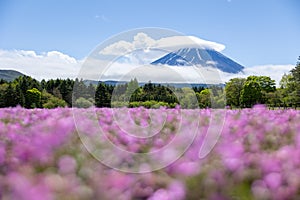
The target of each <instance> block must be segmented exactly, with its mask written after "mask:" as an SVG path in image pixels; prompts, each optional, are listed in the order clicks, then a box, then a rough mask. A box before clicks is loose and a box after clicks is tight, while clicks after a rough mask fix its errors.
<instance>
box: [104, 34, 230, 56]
mask: <svg viewBox="0 0 300 200" xmlns="http://www.w3.org/2000/svg"><path fill="white" fill-rule="evenodd" d="M192 47H195V48H209V49H214V50H216V51H222V50H224V49H225V46H224V45H223V44H219V43H216V42H212V41H208V40H203V39H200V38H198V37H195V36H171V37H163V38H161V39H158V40H154V39H153V38H151V37H150V36H148V35H147V34H145V33H137V34H136V35H135V36H134V37H133V40H132V41H131V42H128V41H124V40H121V41H118V42H115V43H113V44H110V45H108V46H107V47H105V48H104V49H103V50H101V51H100V52H99V53H100V54H102V55H124V54H127V53H129V52H131V51H134V50H137V49H149V48H156V49H163V50H167V51H174V50H177V49H180V48H192Z"/></svg>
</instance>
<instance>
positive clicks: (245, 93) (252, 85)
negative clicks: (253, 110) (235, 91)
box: [240, 80, 262, 108]
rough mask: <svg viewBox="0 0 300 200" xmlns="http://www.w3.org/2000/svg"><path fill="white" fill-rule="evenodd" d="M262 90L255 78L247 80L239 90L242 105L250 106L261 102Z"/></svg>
mask: <svg viewBox="0 0 300 200" xmlns="http://www.w3.org/2000/svg"><path fill="white" fill-rule="evenodd" d="M261 101H262V91H261V88H260V85H259V83H258V82H257V81H255V80H247V81H246V82H245V84H244V87H243V90H242V92H241V100H240V102H241V105H242V107H247V108H250V107H252V106H253V105H255V104H258V103H261Z"/></svg>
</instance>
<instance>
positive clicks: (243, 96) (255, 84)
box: [0, 57, 300, 108]
mask: <svg viewBox="0 0 300 200" xmlns="http://www.w3.org/2000/svg"><path fill="white" fill-rule="evenodd" d="M255 104H265V105H267V106H268V107H269V108H280V107H281V108H288V107H294V108H296V107H299V105H300V57H299V59H298V62H297V64H296V66H295V67H294V68H293V69H292V70H291V71H290V72H289V73H288V74H284V75H283V77H282V79H281V81H280V84H279V87H277V88H276V84H275V80H272V79H271V78H270V77H268V76H248V77H247V78H233V79H230V80H229V81H228V82H227V83H226V84H225V86H224V87H222V86H213V85H212V86H208V87H202V86H199V87H192V88H188V87H184V88H176V87H174V86H168V85H167V86H166V85H161V84H155V83H151V82H148V83H146V84H144V85H140V84H139V83H138V81H137V79H132V80H131V81H130V82H128V83H123V84H116V85H108V84H105V83H104V82H98V84H97V85H95V84H92V83H89V84H87V83H86V82H85V81H84V80H79V79H75V80H72V79H55V80H53V79H50V80H47V81H46V80H42V81H38V80H36V79H34V78H32V77H29V76H20V77H18V78H17V79H15V80H13V81H10V82H8V81H5V80H0V107H15V106H18V105H19V106H21V107H25V108H56V107H80V108H87V107H91V106H96V107H123V106H126V107H139V106H143V107H146V108H159V107H161V106H164V107H168V108H174V107H176V105H180V107H181V108H224V107H225V106H227V107H228V108H250V107H252V106H253V105H255Z"/></svg>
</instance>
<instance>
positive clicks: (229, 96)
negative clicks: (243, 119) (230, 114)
mask: <svg viewBox="0 0 300 200" xmlns="http://www.w3.org/2000/svg"><path fill="white" fill-rule="evenodd" d="M245 82H246V79H245V78H233V79H230V80H229V82H228V83H226V86H225V93H226V104H227V105H229V106H232V107H240V106H241V102H240V100H241V93H242V90H243V87H244V83H245Z"/></svg>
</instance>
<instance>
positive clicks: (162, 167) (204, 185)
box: [0, 106, 300, 200]
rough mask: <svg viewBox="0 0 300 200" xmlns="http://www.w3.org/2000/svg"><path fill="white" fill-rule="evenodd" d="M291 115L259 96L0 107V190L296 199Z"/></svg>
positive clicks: (297, 118)
mask: <svg viewBox="0 0 300 200" xmlns="http://www.w3.org/2000/svg"><path fill="white" fill-rule="evenodd" d="M222 112H223V114H226V115H224V121H222V119H220V117H219V118H218V117H217V118H216V119H218V120H219V121H218V122H219V123H221V125H222V126H221V128H222V129H220V131H221V132H218V130H217V128H218V127H217V123H213V122H212V120H214V119H215V118H213V117H212V115H214V116H222V114H221V113H222ZM222 122H224V123H222ZM299 122H300V111H299V110H293V109H287V110H268V109H266V108H265V107H263V106H256V107H254V108H252V109H242V110H218V111H217V112H215V111H214V110H211V109H201V110H199V109H198V110H185V109H180V108H178V107H177V108H174V109H165V108H160V109H144V108H132V109H125V108H124V109H122V108H120V109H109V108H89V109H71V108H57V109H24V108H21V107H17V108H4V109H0V199H4V200H8V199H13V200H14V199H28V200H35V199H36V200H38V199H45V200H50V199H66V200H68V199H72V200H73V199H117V200H130V199H136V200H138V199H149V200H183V199H189V200H190V199H191V200H194V199H195V200H198V199H211V200H227V199H245V200H248V199H249V200H251V199H264V200H267V199H275V200H276V199H278V200H283V199H299V198H300V179H299V177H300V123H299ZM219 125H220V124H219ZM214 126H216V127H214ZM210 128H212V130H215V131H216V133H214V132H209V131H208V130H209V129H210ZM213 128H215V129H213ZM219 128H220V126H219ZM128 133H131V134H132V135H130V134H128ZM206 133H213V134H215V135H214V136H215V137H212V138H213V139H212V138H211V137H209V136H208V135H206ZM208 140H215V142H216V145H215V146H214V148H213V149H212V150H211V151H210V149H208V150H209V151H207V152H208V155H207V156H205V157H201V156H199V155H200V154H201V153H200V151H201V147H202V146H203V145H204V144H205V143H206V142H207V141H208ZM213 142H214V141H212V143H213ZM213 144H214V143H213ZM115 147H117V148H115ZM181 154H183V155H182V156H181Z"/></svg>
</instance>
